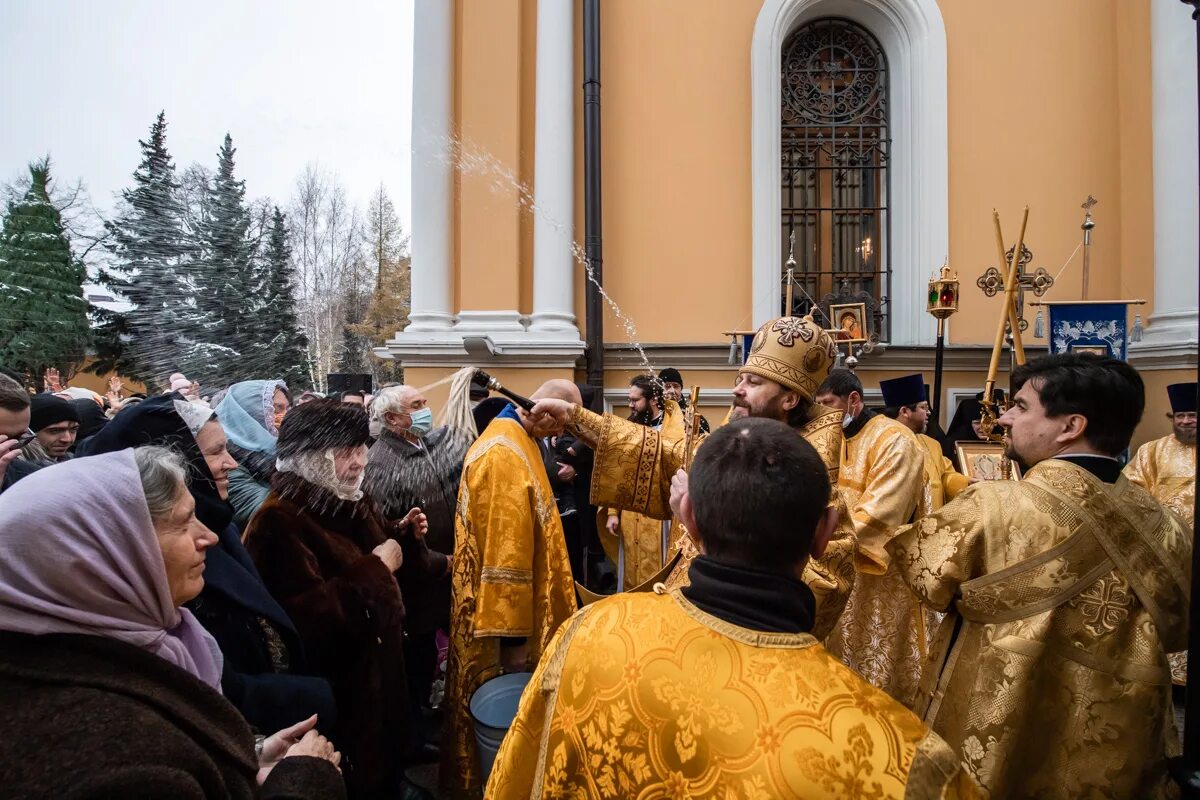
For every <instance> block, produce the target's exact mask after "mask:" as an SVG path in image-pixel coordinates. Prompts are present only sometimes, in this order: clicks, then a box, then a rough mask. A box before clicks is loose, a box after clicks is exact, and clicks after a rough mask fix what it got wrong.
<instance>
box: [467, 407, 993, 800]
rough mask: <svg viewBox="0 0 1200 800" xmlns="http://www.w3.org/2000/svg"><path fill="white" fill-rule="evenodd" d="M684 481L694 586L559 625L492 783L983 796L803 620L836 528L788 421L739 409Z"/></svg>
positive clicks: (666, 793)
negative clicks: (810, 566) (811, 566)
mask: <svg viewBox="0 0 1200 800" xmlns="http://www.w3.org/2000/svg"><path fill="white" fill-rule="evenodd" d="M675 483H676V492H675V493H674V494H673V496H672V505H673V507H674V508H675V509H676V511H677V514H678V516H679V517H680V518H681V520H682V521H683V522H684V523H685V524H686V526H687V528H688V530H689V531H690V532H691V533H692V535H694V536H695V537H696V539H697V541H698V544H699V547H700V548H701V549H702V551H703V553H702V554H701V555H700V556H698V557H697V558H696V559H695V560H693V562H692V564H691V567H690V570H691V577H692V579H691V581H690V582H689V583H688V585H687V586H685V587H683V588H682V589H673V590H667V589H665V588H664V587H662V586H661V585H660V586H659V587H658V589H656V591H655V592H647V593H631V592H626V593H622V594H618V595H616V596H613V597H609V598H605V599H603V600H601V601H599V602H597V603H595V604H593V605H590V606H588V607H587V608H585V609H584V610H582V611H581V612H579V613H578V614H576V615H575V616H574V617H573V618H572V619H571V620H570V621H569V622H568V623H567V624H566V625H565V626H563V630H562V631H561V632H560V633H559V635H558V636H557V637H555V640H554V642H553V643H552V644H551V647H550V652H549V654H548V655H547V657H546V658H545V659H543V661H542V664H541V665H540V666H539V668H538V670H537V672H535V673H534V676H533V680H532V682H531V683H530V684H529V686H528V687H527V688H526V690H525V693H524V695H523V696H522V698H521V704H520V709H519V711H518V712H517V718H516V721H515V723H514V724H513V726H512V728H511V729H510V731H509V733H508V736H507V737H506V738H505V740H504V743H503V745H502V746H501V749H500V753H499V755H498V756H497V759H496V765H495V768H494V770H493V772H492V776H491V780H490V781H489V783H488V790H487V796H488V797H489V798H495V799H496V800H515V799H516V798H522V800H524V798H535V797H572V798H580V799H581V800H582V799H583V798H593V799H594V800H601V798H604V799H605V800H607V799H608V798H656V797H661V798H672V797H678V798H714V799H717V798H720V799H721V800H724V798H764V799H765V798H772V799H773V798H788V797H794V798H807V799H808V800H821V799H822V798H852V797H853V798H860V797H861V798H866V797H870V798H879V799H881V800H885V799H886V798H897V800H898V799H899V798H957V797H975V796H977V791H978V789H977V787H976V786H975V784H974V783H973V782H972V781H971V780H970V778H969V777H968V776H966V775H965V774H964V772H963V770H962V767H961V765H960V764H959V763H958V759H957V757H956V756H955V754H954V753H953V751H952V750H951V749H950V748H949V747H948V746H947V745H946V744H945V743H944V742H943V741H941V740H940V739H939V738H938V737H937V736H936V735H933V734H931V733H930V732H929V731H928V729H927V728H926V727H925V726H924V725H923V724H922V723H921V722H920V720H919V719H918V718H917V717H916V716H915V715H914V714H912V713H911V712H910V711H908V710H907V709H905V708H904V707H903V706H901V705H900V704H899V703H897V702H895V701H894V700H892V699H891V698H890V697H888V696H887V695H886V694H885V693H883V692H881V691H879V690H878V689H875V688H873V687H872V686H870V685H868V684H867V683H866V682H864V681H863V680H862V679H861V678H860V677H859V676H857V675H855V674H854V673H853V672H852V671H851V670H850V669H848V668H847V667H846V666H845V665H843V664H841V663H840V662H839V661H838V660H837V659H835V658H833V657H832V656H830V655H829V653H827V652H826V651H825V650H824V649H823V648H822V646H821V644H820V642H818V641H817V640H816V639H815V638H814V637H813V636H812V635H810V633H809V632H808V631H809V629H810V628H811V625H812V622H813V612H814V598H813V595H812V592H811V591H810V590H809V589H808V587H807V586H806V585H805V584H804V582H803V581H802V580H800V576H801V575H802V574H803V566H804V562H805V560H806V559H807V558H808V556H809V554H810V552H811V553H814V554H816V553H819V552H820V551H821V548H822V547H824V546H825V543H826V542H827V541H828V539H829V537H830V536H831V534H833V532H834V531H835V529H836V525H837V523H836V512H835V511H833V510H832V509H831V508H830V507H829V499H830V496H831V487H830V483H829V479H828V473H827V471H826V468H825V465H824V463H823V461H822V459H821V457H820V456H819V455H818V454H817V453H816V451H815V450H814V449H813V448H812V447H811V446H810V445H808V444H807V443H806V442H805V441H804V440H803V438H801V437H799V436H795V435H793V434H792V433H791V431H790V430H789V428H788V427H787V426H786V425H785V424H784V423H782V422H778V421H775V420H770V419H740V420H735V421H733V422H731V423H730V424H728V425H726V426H724V427H723V428H721V429H719V430H718V431H716V432H715V433H713V434H712V436H711V437H709V438H708V439H707V440H706V441H705V442H704V444H703V445H702V446H701V447H700V449H699V451H698V453H697V455H696V461H695V464H694V466H693V468H692V471H691V473H690V474H688V475H681V476H678V477H677V478H676V479H675Z"/></svg>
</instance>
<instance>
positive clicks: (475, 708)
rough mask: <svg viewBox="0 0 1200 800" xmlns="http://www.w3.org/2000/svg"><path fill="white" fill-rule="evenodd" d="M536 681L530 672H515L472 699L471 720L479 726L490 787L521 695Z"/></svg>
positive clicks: (479, 744) (477, 741)
mask: <svg viewBox="0 0 1200 800" xmlns="http://www.w3.org/2000/svg"><path fill="white" fill-rule="evenodd" d="M532 677H533V674H532V673H530V672H512V673H509V674H508V675H501V676H499V677H496V678H492V679H491V680H490V681H487V682H485V683H484V684H483V685H482V686H480V687H479V688H478V689H476V690H475V694H473V695H472V696H471V720H472V721H473V722H474V723H475V749H476V751H477V752H478V753H479V767H480V769H481V770H482V771H483V781H484V783H485V784H486V783H487V779H488V777H489V776H490V775H491V774H492V765H493V764H495V763H496V754H497V753H498V752H500V743H501V742H503V741H504V735H505V734H506V733H508V729H509V728H510V727H511V726H512V723H513V720H514V719H516V717H517V706H519V705H520V703H521V693H522V692H523V691H525V686H526V684H528V683H529V679H530V678H532Z"/></svg>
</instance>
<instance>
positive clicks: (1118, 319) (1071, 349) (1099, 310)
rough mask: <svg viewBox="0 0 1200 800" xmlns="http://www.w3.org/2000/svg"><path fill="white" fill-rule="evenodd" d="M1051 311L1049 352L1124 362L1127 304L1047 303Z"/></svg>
mask: <svg viewBox="0 0 1200 800" xmlns="http://www.w3.org/2000/svg"><path fill="white" fill-rule="evenodd" d="M1045 305H1047V306H1049V309H1050V337H1049V339H1050V352H1051V353H1080V352H1084V353H1096V354H1097V355H1103V356H1114V357H1116V358H1119V359H1121V360H1122V361H1124V360H1125V354H1126V347H1127V345H1128V323H1127V320H1128V308H1129V303H1126V302H1111V303H1107V302H1081V303H1061V302H1051V303H1046V304H1045Z"/></svg>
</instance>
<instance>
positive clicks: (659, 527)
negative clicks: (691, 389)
mask: <svg viewBox="0 0 1200 800" xmlns="http://www.w3.org/2000/svg"><path fill="white" fill-rule="evenodd" d="M665 388H666V385H665V384H664V383H663V381H662V380H660V379H659V378H656V377H654V376H653V375H645V374H640V375H634V376H633V378H632V379H631V380H630V381H629V419H630V421H632V422H636V423H639V424H641V425H646V426H648V427H650V428H653V429H654V430H656V431H659V432H660V433H664V434H666V435H667V436H668V437H669V438H673V439H681V438H683V411H682V409H680V407H679V404H678V403H676V402H675V401H674V400H668V399H667V398H666V395H665ZM597 521H598V522H599V523H600V524H599V525H598V526H597V527H598V529H599V531H600V542H601V544H602V545H603V546H604V552H605V553H607V554H608V557H609V558H610V559H612V562H613V563H614V564H616V565H617V572H618V575H620V576H621V577H623V578H624V586H623V587H622V588H623V589H626V590H628V589H632V588H633V587H635V586H638V585H640V584H642V583H645V582H646V581H648V580H650V579H651V578H652V577H654V575H656V574H657V573H658V572H659V571H660V570H661V569H662V567H663V564H664V563H665V560H666V554H664V553H663V541H664V537H663V532H664V530H666V529H668V528H669V527H670V524H671V523H670V522H668V521H666V520H660V519H654V518H653V517H648V516H645V515H644V514H638V513H637V512H635V511H622V510H621V509H620V508H617V507H615V506H614V507H611V508H609V507H601V508H599V509H598V511H597Z"/></svg>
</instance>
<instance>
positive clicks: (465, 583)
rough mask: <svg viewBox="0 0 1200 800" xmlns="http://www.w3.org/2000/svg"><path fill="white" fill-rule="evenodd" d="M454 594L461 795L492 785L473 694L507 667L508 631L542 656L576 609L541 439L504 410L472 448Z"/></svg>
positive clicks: (450, 703) (453, 772) (456, 780)
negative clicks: (482, 757) (484, 775)
mask: <svg viewBox="0 0 1200 800" xmlns="http://www.w3.org/2000/svg"><path fill="white" fill-rule="evenodd" d="M454 538H455V549H454V574H453V578H452V586H453V589H452V591H453V601H452V605H451V618H450V655H449V664H448V666H447V673H446V699H445V707H446V709H447V718H446V735H445V742H444V744H443V751H442V768H441V772H440V778H441V783H442V791H443V793H444V794H445V795H448V796H451V797H471V796H475V797H477V796H479V795H480V793H481V792H482V789H483V787H482V784H481V776H480V774H479V763H478V757H477V755H476V752H475V738H474V727H473V724H472V721H471V712H470V707H469V706H470V702H471V696H472V695H473V694H474V693H475V690H476V689H478V688H479V686H480V684H482V683H484V682H485V681H487V680H489V679H491V678H493V677H495V676H496V675H498V674H500V637H526V641H527V643H528V646H529V666H530V667H533V666H536V665H537V663H538V661H539V660H540V659H541V657H542V654H543V653H544V652H545V650H546V646H547V645H548V644H549V643H550V639H551V638H552V637H553V636H554V633H555V631H557V630H558V627H559V626H560V625H561V624H562V623H563V622H564V621H566V619H567V618H568V617H570V616H571V614H573V613H574V612H575V608H576V603H575V584H574V581H573V580H572V577H571V565H570V561H569V559H568V557H567V546H566V541H565V540H564V538H563V531H562V522H561V521H560V519H559V516H558V510H557V508H556V506H555V503H554V494H553V492H552V491H551V489H550V482H549V479H548V478H547V477H546V469H545V466H544V465H543V462H542V456H541V453H540V451H539V450H538V447H537V445H536V444H535V443H534V441H533V439H531V438H530V437H529V435H528V434H527V433H526V432H525V429H524V428H523V427H522V426H521V424H520V423H519V422H517V421H516V420H511V419H503V418H501V419H496V420H494V421H493V422H492V423H491V424H490V425H488V427H487V428H486V429H485V430H484V432H483V434H482V435H481V436H480V437H479V439H478V440H477V441H476V442H475V444H473V445H472V446H471V449H470V450H468V451H467V455H466V458H465V460H464V462H463V477H462V481H461V483H460V484H459V492H458V512H457V514H456V517H455V525H454Z"/></svg>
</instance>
